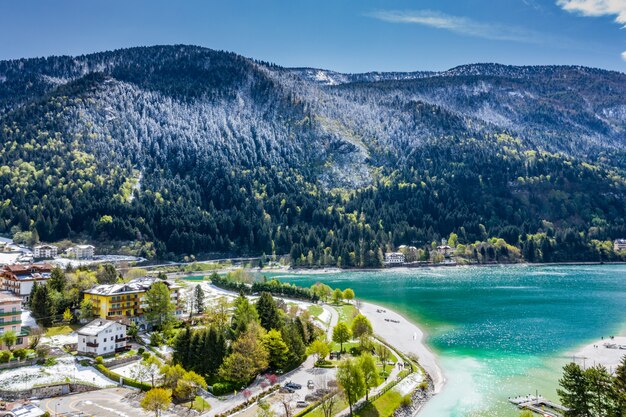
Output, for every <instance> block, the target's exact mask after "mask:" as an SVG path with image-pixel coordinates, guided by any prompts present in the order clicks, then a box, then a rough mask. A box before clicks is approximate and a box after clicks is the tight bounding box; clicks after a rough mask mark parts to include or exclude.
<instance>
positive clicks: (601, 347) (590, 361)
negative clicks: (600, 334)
mask: <svg viewBox="0 0 626 417" xmlns="http://www.w3.org/2000/svg"><path fill="white" fill-rule="evenodd" d="M620 346H622V347H623V348H622V349H620ZM573 356H574V360H575V362H576V363H577V364H579V365H580V366H584V367H585V368H589V367H591V366H594V365H604V366H605V367H606V368H607V369H608V370H609V372H611V373H612V372H614V371H615V368H617V366H618V365H619V363H620V361H621V360H622V358H623V357H624V356H626V336H615V337H614V338H613V339H611V338H610V337H605V338H604V339H601V340H597V341H595V342H593V343H590V344H588V345H587V346H585V347H583V348H582V349H580V350H579V351H578V352H576V353H575V354H574V355H573Z"/></svg>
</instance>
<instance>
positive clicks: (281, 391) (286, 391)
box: [278, 387, 296, 394]
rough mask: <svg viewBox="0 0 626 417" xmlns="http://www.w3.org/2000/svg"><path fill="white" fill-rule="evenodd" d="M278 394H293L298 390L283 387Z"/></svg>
mask: <svg viewBox="0 0 626 417" xmlns="http://www.w3.org/2000/svg"><path fill="white" fill-rule="evenodd" d="M278 392H280V393H281V394H293V393H294V392H296V390H295V389H293V388H289V387H281V388H280V389H279V390H278Z"/></svg>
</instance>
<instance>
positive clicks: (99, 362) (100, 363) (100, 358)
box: [96, 356, 104, 365]
mask: <svg viewBox="0 0 626 417" xmlns="http://www.w3.org/2000/svg"><path fill="white" fill-rule="evenodd" d="M96 363H97V364H98V365H102V364H103V363H104V358H103V357H102V356H96Z"/></svg>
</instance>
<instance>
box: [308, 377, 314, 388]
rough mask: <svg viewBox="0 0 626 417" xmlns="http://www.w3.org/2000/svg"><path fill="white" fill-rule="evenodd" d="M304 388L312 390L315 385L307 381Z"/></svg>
mask: <svg viewBox="0 0 626 417" xmlns="http://www.w3.org/2000/svg"><path fill="white" fill-rule="evenodd" d="M306 387H307V388H308V389H313V388H315V384H314V383H313V381H312V380H310V379H309V380H308V382H307V383H306Z"/></svg>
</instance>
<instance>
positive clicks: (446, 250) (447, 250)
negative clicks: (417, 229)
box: [437, 245, 452, 258]
mask: <svg viewBox="0 0 626 417" xmlns="http://www.w3.org/2000/svg"><path fill="white" fill-rule="evenodd" d="M437 252H439V254H441V255H443V256H445V257H446V258H447V257H448V256H450V254H451V253H452V248H451V247H450V246H448V245H440V246H437Z"/></svg>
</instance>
